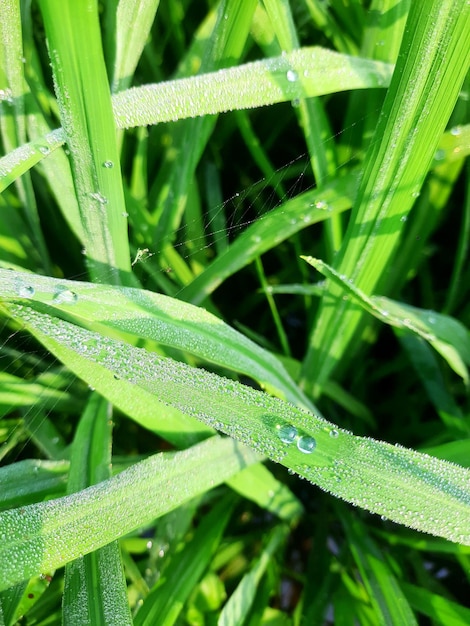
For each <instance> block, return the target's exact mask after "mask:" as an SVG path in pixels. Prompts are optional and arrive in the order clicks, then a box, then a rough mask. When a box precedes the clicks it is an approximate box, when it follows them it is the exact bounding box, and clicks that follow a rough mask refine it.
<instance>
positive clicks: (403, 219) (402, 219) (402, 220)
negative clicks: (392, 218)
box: [400, 215, 408, 222]
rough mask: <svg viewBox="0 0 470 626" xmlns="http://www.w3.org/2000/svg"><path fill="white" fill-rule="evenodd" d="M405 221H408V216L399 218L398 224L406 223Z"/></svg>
mask: <svg viewBox="0 0 470 626" xmlns="http://www.w3.org/2000/svg"><path fill="white" fill-rule="evenodd" d="M407 219H408V216H407V215H402V216H401V217H400V222H406V220H407Z"/></svg>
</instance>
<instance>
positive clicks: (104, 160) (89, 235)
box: [40, 0, 131, 284]
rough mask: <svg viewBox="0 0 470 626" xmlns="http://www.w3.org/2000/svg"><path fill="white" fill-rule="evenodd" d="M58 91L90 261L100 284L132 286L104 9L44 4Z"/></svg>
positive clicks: (49, 0) (90, 4) (48, 0)
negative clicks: (58, 13)
mask: <svg viewBox="0 0 470 626" xmlns="http://www.w3.org/2000/svg"><path fill="white" fill-rule="evenodd" d="M40 7H41V11H42V15H43V18H44V23H45V27H46V33H47V37H48V41H49V50H50V55H51V63H52V69H53V74H54V84H55V89H56V92H57V93H56V95H57V100H58V103H59V109H60V115H61V121H62V125H63V128H64V131H65V134H66V138H67V144H68V147H69V150H70V159H71V165H72V170H73V175H74V185H75V189H76V193H77V200H78V204H79V207H80V216H81V220H82V232H83V236H84V245H85V251H86V258H87V261H88V265H89V270H90V273H91V276H92V277H93V278H94V279H95V280H97V281H99V280H101V279H102V277H103V275H104V274H105V275H106V276H107V280H108V282H112V283H117V284H122V283H124V284H126V283H127V284H129V282H130V278H129V273H130V269H131V265H130V263H131V261H130V252H129V244H128V238H127V219H126V216H127V212H126V206H125V202H124V192H123V188H122V179H121V173H120V166H119V154H118V150H117V140H116V127H115V124H114V118H113V113H112V107H111V95H110V92H109V86H108V80H107V76H106V68H105V64H104V58H103V51H102V46H101V34H100V27H99V16H98V7H97V3H96V2H94V0H86V1H84V2H78V3H65V4H64V5H63V6H62V8H61V9H62V10H61V19H60V20H58V19H57V16H56V9H57V2H55V1H54V0H42V1H41V2H40Z"/></svg>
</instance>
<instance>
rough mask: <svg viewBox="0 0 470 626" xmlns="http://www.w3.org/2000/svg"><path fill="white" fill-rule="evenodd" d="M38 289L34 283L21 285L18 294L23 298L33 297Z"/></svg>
mask: <svg viewBox="0 0 470 626" xmlns="http://www.w3.org/2000/svg"><path fill="white" fill-rule="evenodd" d="M35 292H36V290H35V289H34V287H33V286H32V285H20V286H19V287H18V295H19V296H21V297H22V298H32V297H33V296H34V294H35Z"/></svg>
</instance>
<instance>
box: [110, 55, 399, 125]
mask: <svg viewBox="0 0 470 626" xmlns="http://www.w3.org/2000/svg"><path fill="white" fill-rule="evenodd" d="M392 70H393V66H391V65H390V64H387V63H380V62H378V61H370V60H369V59H361V58H359V57H349V56H346V55H341V54H339V53H337V52H333V51H331V50H327V49H326V48H318V47H317V48H302V49H299V50H294V51H292V52H289V53H288V54H286V55H283V56H279V57H274V58H271V59H263V60H261V61H254V62H252V63H245V64H244V65H240V66H238V67H234V68H228V69H223V70H219V71H218V72H213V73H207V74H201V75H198V76H192V77H191V78H180V79H178V80H174V81H168V82H164V83H158V84H154V85H144V86H142V87H133V88H132V89H128V90H127V91H123V92H121V93H118V94H115V95H114V97H113V107H114V114H115V117H116V123H117V124H118V126H119V127H121V128H129V127H132V126H143V125H146V124H156V123H159V122H168V121H176V120H180V119H184V118H187V117H196V116H198V115H208V114H215V113H221V112H224V111H232V110H234V109H248V108H254V107H259V106H266V105H268V104H274V103H277V102H289V101H291V100H296V99H299V98H310V97H313V96H318V95H324V94H328V93H336V92H338V91H346V90H349V89H365V88H370V87H386V86H387V85H388V83H389V81H390V77H391V73H392ZM298 75H302V76H303V78H302V81H300V80H296V79H295V80H292V77H294V76H298ZM200 93H204V98H203V99H201V98H199V97H197V96H198V94H200Z"/></svg>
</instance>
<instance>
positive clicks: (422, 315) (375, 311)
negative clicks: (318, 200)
mask: <svg viewBox="0 0 470 626" xmlns="http://www.w3.org/2000/svg"><path fill="white" fill-rule="evenodd" d="M302 258H303V259H304V260H305V261H307V263H309V265H311V266H312V267H314V268H315V269H317V270H318V271H319V272H321V273H322V274H323V275H324V276H326V278H329V279H330V280H331V281H333V282H334V283H335V284H337V285H339V286H340V287H341V288H342V289H343V291H345V292H346V293H347V294H348V296H350V297H351V299H354V301H355V302H357V303H359V304H360V305H361V307H362V308H363V309H364V310H365V311H367V312H368V313H370V314H371V315H373V316H374V317H376V318H378V319H379V320H380V321H382V322H384V323H385V324H390V325H391V326H395V327H396V328H401V329H403V330H407V331H411V332H412V333H414V334H416V335H417V336H418V337H421V338H422V339H425V340H426V341H428V342H429V343H430V345H432V346H433V348H434V349H435V350H436V351H437V352H439V354H440V355H441V356H442V357H443V358H444V359H445V360H446V361H447V363H448V364H449V365H450V367H451V368H452V369H453V370H454V371H455V372H456V373H457V374H459V376H461V377H462V378H463V380H464V382H465V384H468V382H469V375H468V369H467V365H470V335H469V333H468V330H467V329H466V328H465V326H463V324H461V323H460V322H459V321H458V320H456V319H454V318H453V317H450V316H449V315H443V314H442V313H437V312H436V311H428V310H423V309H419V308H417V307H414V306H410V305H408V304H404V303H403V302H395V301H394V300H390V298H385V297H382V296H367V295H366V294H365V293H364V292H363V291H362V290H361V289H358V288H357V287H356V286H355V285H354V284H353V282H352V280H351V279H350V278H348V277H346V276H344V274H343V275H340V274H339V273H338V272H337V271H336V270H335V269H333V268H332V267H330V266H329V265H327V264H326V263H325V262H324V261H321V260H320V259H314V258H313V257H302Z"/></svg>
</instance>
